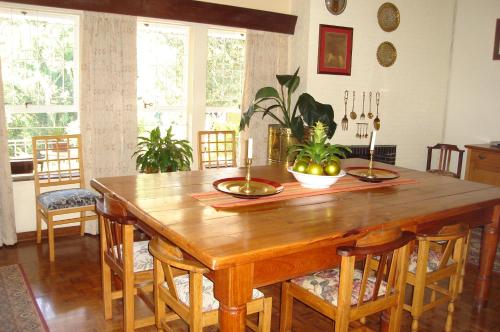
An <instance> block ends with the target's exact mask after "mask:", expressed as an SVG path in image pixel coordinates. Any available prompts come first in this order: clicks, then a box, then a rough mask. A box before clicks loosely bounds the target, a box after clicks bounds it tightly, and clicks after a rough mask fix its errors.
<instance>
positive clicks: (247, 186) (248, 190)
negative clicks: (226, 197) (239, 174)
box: [240, 158, 254, 195]
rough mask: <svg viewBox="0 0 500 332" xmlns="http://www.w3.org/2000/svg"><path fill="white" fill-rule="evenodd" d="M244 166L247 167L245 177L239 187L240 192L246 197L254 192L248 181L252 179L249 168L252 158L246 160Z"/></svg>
mask: <svg viewBox="0 0 500 332" xmlns="http://www.w3.org/2000/svg"><path fill="white" fill-rule="evenodd" d="M246 166H247V175H246V176H245V184H244V185H242V186H241V187H240V192H242V193H244V194H246V195H249V194H251V193H252V192H253V191H254V189H253V188H252V186H251V185H250V180H251V179H252V177H251V176H250V168H251V166H252V158H248V159H247V162H246Z"/></svg>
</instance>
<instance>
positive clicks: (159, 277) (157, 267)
mask: <svg viewBox="0 0 500 332" xmlns="http://www.w3.org/2000/svg"><path fill="white" fill-rule="evenodd" d="M153 274H154V280H153V296H154V304H155V324H156V327H157V328H158V331H163V329H162V326H163V324H162V321H163V319H164V317H165V303H164V302H163V301H162V299H161V297H160V287H161V284H162V283H163V280H165V277H164V275H163V269H162V267H161V263H160V261H159V260H158V259H156V258H155V259H154V260H153Z"/></svg>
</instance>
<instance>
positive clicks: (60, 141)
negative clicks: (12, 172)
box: [32, 134, 85, 196]
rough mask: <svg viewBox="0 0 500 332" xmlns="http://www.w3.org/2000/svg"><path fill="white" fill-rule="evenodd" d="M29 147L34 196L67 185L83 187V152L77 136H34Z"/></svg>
mask: <svg viewBox="0 0 500 332" xmlns="http://www.w3.org/2000/svg"><path fill="white" fill-rule="evenodd" d="M32 143H33V170H34V182H35V193H36V195H37V196H38V195H39V194H40V188H43V187H52V186H62V185H70V184H73V185H76V186H78V187H83V186H84V183H85V179H84V174H83V159H82V151H83V150H82V143H81V136H80V135H79V134H77V135H53V136H34V137H33V138H32Z"/></svg>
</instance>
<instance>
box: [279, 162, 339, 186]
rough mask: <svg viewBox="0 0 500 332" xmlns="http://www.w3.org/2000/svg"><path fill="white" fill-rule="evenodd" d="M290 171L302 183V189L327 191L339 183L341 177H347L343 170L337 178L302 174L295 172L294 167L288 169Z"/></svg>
mask: <svg viewBox="0 0 500 332" xmlns="http://www.w3.org/2000/svg"><path fill="white" fill-rule="evenodd" d="M288 171H289V172H290V173H292V174H293V176H294V177H295V179H296V180H297V181H299V182H300V184H301V185H302V187H304V188H310V189H326V188H328V187H330V186H331V185H333V184H334V183H335V182H337V181H338V180H339V179H340V178H341V177H343V176H345V175H346V172H345V171H344V170H343V169H342V170H340V173H339V174H338V175H335V176H330V175H311V174H305V173H300V172H295V171H294V170H293V169H292V167H288Z"/></svg>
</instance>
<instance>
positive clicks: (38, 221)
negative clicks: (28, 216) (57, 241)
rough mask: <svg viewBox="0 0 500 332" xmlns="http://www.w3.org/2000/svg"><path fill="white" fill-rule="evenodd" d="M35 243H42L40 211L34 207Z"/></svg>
mask: <svg viewBox="0 0 500 332" xmlns="http://www.w3.org/2000/svg"><path fill="white" fill-rule="evenodd" d="M36 243H42V213H41V212H40V209H39V208H38V206H37V207H36Z"/></svg>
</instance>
